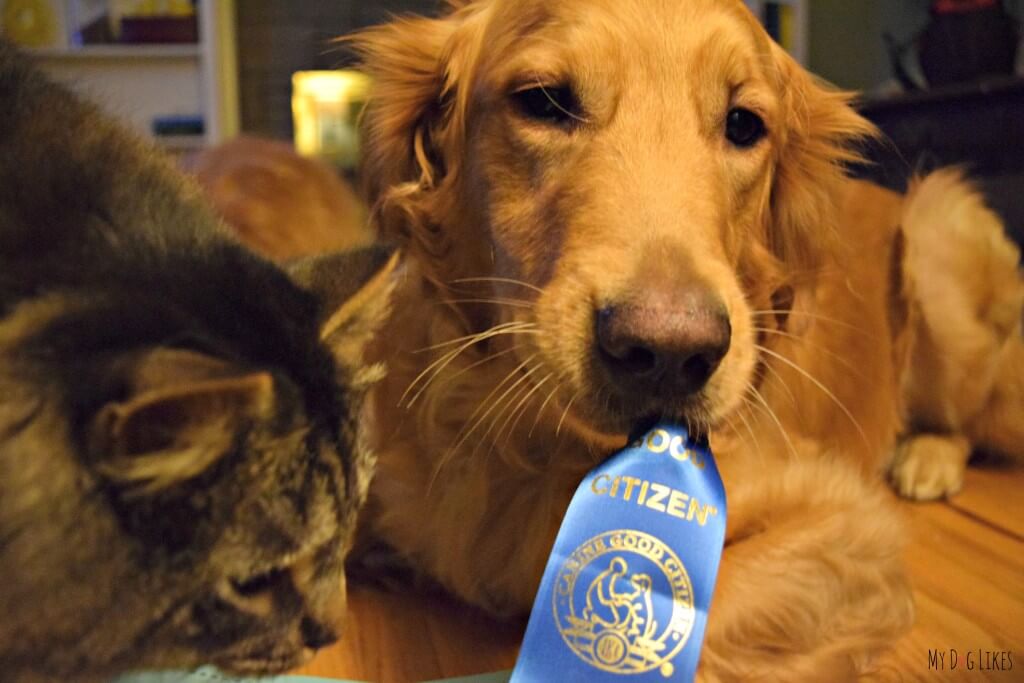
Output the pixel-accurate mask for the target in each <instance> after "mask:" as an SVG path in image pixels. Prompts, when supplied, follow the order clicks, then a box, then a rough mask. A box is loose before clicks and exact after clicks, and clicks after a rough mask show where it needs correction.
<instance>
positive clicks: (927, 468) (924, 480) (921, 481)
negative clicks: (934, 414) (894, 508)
mask: <svg viewBox="0 0 1024 683" xmlns="http://www.w3.org/2000/svg"><path fill="white" fill-rule="evenodd" d="M970 453H971V445H970V443H969V442H968V441H967V439H966V438H964V437H962V436H958V435H940V434H916V435H914V436H909V437H907V438H906V439H904V440H903V441H902V442H900V444H899V446H897V447H896V457H895V458H893V462H892V466H891V468H890V470H889V477H890V479H891V480H892V483H893V486H895V488H896V490H897V491H898V492H899V493H900V495H902V496H903V497H904V498H910V499H911V500H936V499H939V498H947V497H949V496H951V495H953V494H954V493H957V492H958V491H959V490H960V488H961V487H962V486H963V483H964V468H966V467H967V459H968V457H969V456H970Z"/></svg>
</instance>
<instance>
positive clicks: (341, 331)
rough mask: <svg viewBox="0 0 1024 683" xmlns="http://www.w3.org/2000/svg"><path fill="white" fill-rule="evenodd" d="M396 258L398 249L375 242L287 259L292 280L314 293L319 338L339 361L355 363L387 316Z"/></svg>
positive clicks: (348, 363) (358, 361)
mask: <svg viewBox="0 0 1024 683" xmlns="http://www.w3.org/2000/svg"><path fill="white" fill-rule="evenodd" d="M399 261H400V258H399V253H398V252H397V251H393V250H391V249H387V248H384V247H379V246H374V247H369V248H366V249H358V250H355V251H349V252H341V253H336V254H327V255H324V256H317V257H313V258H308V259H303V260H301V261H297V262H294V263H291V264H289V266H288V270H289V273H290V274H291V276H292V279H293V280H295V282H297V283H298V284H299V285H300V286H301V287H303V288H304V289H306V290H307V291H311V292H313V293H314V294H316V295H317V297H319V299H320V301H321V310H322V311H323V314H322V316H321V321H320V338H321V340H322V341H323V342H324V343H325V344H327V346H328V347H330V348H331V350H332V351H333V352H334V355H335V356H336V357H337V358H338V359H339V361H340V362H341V363H342V364H343V365H345V366H347V367H359V365H360V364H361V362H362V359H363V351H364V349H365V348H366V345H367V344H368V343H369V342H370V340H371V339H372V338H373V336H374V334H376V332H377V330H378V329H379V328H380V327H381V325H382V324H383V323H384V320H385V319H386V318H387V315H388V312H389V310H390V305H389V304H390V299H391V293H392V291H393V290H394V287H395V283H396V282H397V278H396V272H397V270H398V266H399Z"/></svg>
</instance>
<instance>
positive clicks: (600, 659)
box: [553, 530, 695, 678]
mask: <svg viewBox="0 0 1024 683" xmlns="http://www.w3.org/2000/svg"><path fill="white" fill-rule="evenodd" d="M591 577H592V578H591ZM669 598H670V599H669ZM553 602H554V605H553V607H554V616H555V621H556V624H557V626H558V630H559V632H560V633H561V635H562V639H563V640H564V641H565V643H566V644H567V645H568V646H569V648H570V649H571V650H572V651H573V652H574V653H575V654H576V655H577V656H578V657H580V658H581V659H583V660H584V661H585V662H587V663H588V664H590V665H591V666H594V667H596V668H598V669H600V670H602V671H606V672H608V673H615V674H640V673H646V672H649V671H653V670H655V669H657V670H659V672H660V673H661V674H662V675H663V676H664V677H666V678H668V677H670V676H671V675H672V673H673V672H674V671H675V666H674V665H673V664H672V660H673V659H674V658H675V657H676V655H678V654H679V653H680V651H682V649H683V647H684V646H685V645H686V641H687V640H688V639H689V636H690V632H691V630H692V628H693V622H694V617H695V614H694V607H693V588H692V585H691V583H690V577H689V575H688V574H687V572H686V567H685V566H683V563H682V561H681V560H680V559H679V557H678V556H677V555H676V554H675V553H674V552H673V551H672V549H671V548H669V547H668V546H667V545H666V544H665V543H663V542H662V541H661V540H660V539H658V538H656V537H655V536H652V535H650V534H647V533H644V532H640V531H630V530H618V531H608V532H605V533H603V534H600V535H599V536H595V537H594V538H591V539H590V540H588V541H586V542H585V543H583V544H582V545H580V546H579V548H577V549H576V550H575V551H574V552H573V554H572V555H570V556H569V557H568V558H567V559H566V561H565V562H564V563H563V565H562V567H561V570H560V571H559V576H558V583H557V585H556V588H555V591H554V601H553Z"/></svg>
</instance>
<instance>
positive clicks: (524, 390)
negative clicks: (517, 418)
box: [473, 365, 541, 457]
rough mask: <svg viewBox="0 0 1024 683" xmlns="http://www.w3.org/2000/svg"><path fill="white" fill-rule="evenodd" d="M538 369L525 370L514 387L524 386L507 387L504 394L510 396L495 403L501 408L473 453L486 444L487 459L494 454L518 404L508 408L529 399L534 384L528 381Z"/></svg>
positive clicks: (536, 366)
mask: <svg viewBox="0 0 1024 683" xmlns="http://www.w3.org/2000/svg"><path fill="white" fill-rule="evenodd" d="M540 369H541V366H540V365H535V366H533V367H532V368H530V369H529V370H527V371H526V372H525V373H524V374H523V377H521V378H520V380H519V381H518V382H516V385H518V384H523V385H524V386H521V387H519V388H516V385H513V386H511V387H509V389H508V390H507V391H506V392H505V393H506V394H511V395H510V396H509V397H508V399H507V400H504V401H503V399H504V397H502V398H499V399H498V401H496V402H495V403H496V404H498V403H500V404H501V408H500V409H499V410H498V412H497V414H495V415H494V416H493V417H492V418H491V420H490V425H488V427H487V431H486V432H484V434H483V436H481V437H480V439H479V440H478V442H477V444H476V445H475V446H474V447H473V452H474V453H475V452H476V449H477V448H479V447H480V445H481V444H483V443H487V444H488V449H487V456H488V457H490V456H491V455H492V454H493V453H494V449H495V447H496V446H497V445H498V442H499V441H500V440H501V433H502V431H503V430H504V429H505V426H506V425H508V423H509V421H510V420H511V419H512V416H513V415H514V414H515V411H516V410H517V409H518V404H517V407H516V408H512V409H511V410H509V408H511V407H512V404H514V403H516V402H517V401H518V400H519V399H521V398H523V397H524V396H526V397H529V395H530V394H531V393H532V392H533V388H534V384H533V382H530V381H529V378H530V377H531V376H532V375H533V374H534V373H535V372H537V371H538V370H540ZM513 389H514V390H515V392H514V393H512V390H513ZM503 417H504V420H505V421H504V422H503V423H502V425H501V427H499V428H498V431H496V432H494V428H495V427H496V426H497V425H498V423H499V421H501V419H502V418H503ZM491 432H494V438H493V439H492V438H490V436H491Z"/></svg>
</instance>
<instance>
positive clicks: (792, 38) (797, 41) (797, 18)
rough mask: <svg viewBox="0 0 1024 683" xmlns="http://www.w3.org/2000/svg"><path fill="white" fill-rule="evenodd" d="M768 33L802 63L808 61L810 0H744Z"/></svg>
mask: <svg viewBox="0 0 1024 683" xmlns="http://www.w3.org/2000/svg"><path fill="white" fill-rule="evenodd" d="M744 2H746V4H747V7H749V8H750V10H751V11H752V12H753V13H754V14H755V15H756V16H757V17H758V18H759V19H760V20H761V23H763V24H764V27H765V29H766V30H767V31H768V34H769V35H770V36H771V37H772V38H773V39H774V40H775V42H777V43H778V44H779V45H781V46H782V47H784V48H785V49H786V50H787V51H788V52H789V53H790V54H791V55H793V57H794V58H796V60H797V61H798V62H800V63H801V64H806V63H807V56H808V50H807V42H808V41H807V26H808V21H807V18H808V7H807V6H808V2H809V0H744Z"/></svg>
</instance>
